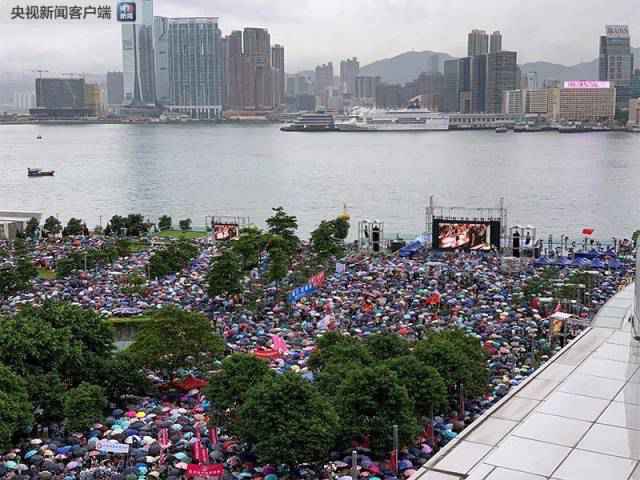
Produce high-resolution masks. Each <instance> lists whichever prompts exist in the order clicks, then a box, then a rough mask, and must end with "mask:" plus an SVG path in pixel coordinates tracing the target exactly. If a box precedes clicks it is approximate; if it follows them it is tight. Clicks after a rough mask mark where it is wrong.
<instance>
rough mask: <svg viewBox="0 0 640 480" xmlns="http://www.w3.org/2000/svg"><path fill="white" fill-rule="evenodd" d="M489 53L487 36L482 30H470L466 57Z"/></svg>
mask: <svg viewBox="0 0 640 480" xmlns="http://www.w3.org/2000/svg"><path fill="white" fill-rule="evenodd" d="M487 53H489V35H488V34H487V32H485V31H484V30H472V31H471V33H470V34H469V37H468V40H467V55H468V56H469V57H473V56H475V55H485V54H487Z"/></svg>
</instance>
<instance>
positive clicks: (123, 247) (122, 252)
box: [115, 238, 132, 258]
mask: <svg viewBox="0 0 640 480" xmlns="http://www.w3.org/2000/svg"><path fill="white" fill-rule="evenodd" d="M131 246H132V243H131V241H129V240H127V239H126V238H119V239H118V240H116V243H115V249H116V252H118V257H120V258H124V257H128V256H129V255H131Z"/></svg>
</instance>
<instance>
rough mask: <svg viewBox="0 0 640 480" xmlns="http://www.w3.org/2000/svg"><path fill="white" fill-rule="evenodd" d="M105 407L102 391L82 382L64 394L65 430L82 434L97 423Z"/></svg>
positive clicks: (95, 386) (100, 388)
mask: <svg viewBox="0 0 640 480" xmlns="http://www.w3.org/2000/svg"><path fill="white" fill-rule="evenodd" d="M106 406H107V400H106V397H105V393H104V389H103V388H102V387H99V386H98V385H92V384H90V383H86V382H82V383H81V384H80V385H78V386H77V387H75V388H72V389H70V390H68V391H67V393H65V396H64V417H65V425H66V427H67V430H68V431H70V432H84V431H85V430H86V429H87V428H89V427H91V426H92V425H93V424H94V423H96V422H98V421H99V420H100V419H101V418H102V416H103V414H104V409H105V408H106Z"/></svg>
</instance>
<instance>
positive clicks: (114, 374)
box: [97, 350, 153, 406]
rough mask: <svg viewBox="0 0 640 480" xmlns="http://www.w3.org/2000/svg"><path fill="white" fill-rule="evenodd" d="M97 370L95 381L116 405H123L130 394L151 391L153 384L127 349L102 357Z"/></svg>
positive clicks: (149, 392) (141, 393) (148, 392)
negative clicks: (97, 375) (98, 373)
mask: <svg viewBox="0 0 640 480" xmlns="http://www.w3.org/2000/svg"><path fill="white" fill-rule="evenodd" d="M98 371H99V372H100V376H99V380H97V383H99V385H100V386H101V387H102V388H104V391H105V395H106V397H107V399H108V400H109V401H110V402H112V403H115V404H116V405H120V406H125V405H126V404H127V402H129V397H131V396H146V395H149V394H151V393H153V385H152V384H151V382H150V381H149V379H148V378H147V376H146V375H145V373H144V371H143V370H142V368H140V366H139V365H138V364H137V363H136V361H135V359H134V358H133V356H132V355H131V353H130V352H129V351H128V350H124V351H121V352H118V353H116V354H115V355H113V356H112V357H109V358H104V359H102V361H101V363H100V364H99V367H98Z"/></svg>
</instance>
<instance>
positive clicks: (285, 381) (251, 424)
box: [238, 373, 338, 468]
mask: <svg viewBox="0 0 640 480" xmlns="http://www.w3.org/2000/svg"><path fill="white" fill-rule="evenodd" d="M337 428H338V418H337V416H336V414H335V411H334V409H333V408H332V406H331V405H330V404H329V403H328V402H327V401H326V400H324V399H323V398H322V396H321V395H320V393H318V391H317V390H316V389H315V388H314V387H313V385H312V384H310V383H309V382H307V381H306V380H304V379H303V378H302V377H300V376H299V375H296V374H294V373H285V374H284V375H279V376H269V377H266V379H265V380H264V381H262V382H261V383H259V384H257V385H256V386H254V387H252V388H251V390H250V391H249V393H248V395H247V399H246V402H245V403H244V405H243V406H242V408H241V409H240V412H239V415H238V432H239V434H240V438H241V439H242V440H243V441H245V442H248V443H249V444H251V445H255V451H256V454H257V456H258V460H259V461H260V462H261V463H271V464H276V465H278V464H284V465H288V466H289V467H290V468H293V467H295V466H297V465H299V464H301V463H310V464H313V465H320V464H323V463H325V462H326V461H327V460H328V458H329V451H330V449H331V447H332V446H333V444H334V440H335V432H336V430H337Z"/></svg>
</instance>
